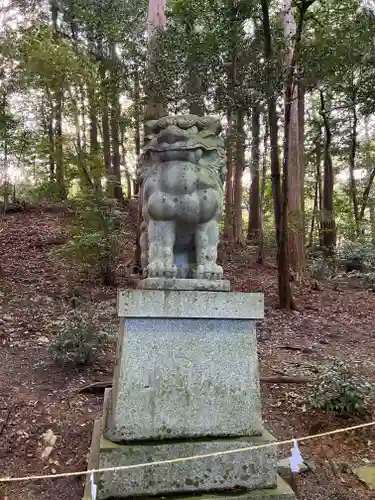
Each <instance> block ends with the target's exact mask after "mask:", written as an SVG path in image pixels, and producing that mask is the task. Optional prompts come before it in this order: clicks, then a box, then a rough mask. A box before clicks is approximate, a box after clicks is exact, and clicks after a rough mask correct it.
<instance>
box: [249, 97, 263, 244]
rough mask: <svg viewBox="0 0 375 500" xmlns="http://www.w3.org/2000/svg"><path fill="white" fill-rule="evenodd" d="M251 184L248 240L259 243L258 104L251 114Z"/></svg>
mask: <svg viewBox="0 0 375 500" xmlns="http://www.w3.org/2000/svg"><path fill="white" fill-rule="evenodd" d="M251 141H252V142H251V167H250V174H251V186H250V197H249V224H248V228H247V239H248V241H251V242H254V243H256V244H259V233H260V226H261V222H260V217H261V215H260V191H259V187H260V186H259V174H260V172H259V170H260V106H259V105H258V106H254V107H253V109H252V114H251Z"/></svg>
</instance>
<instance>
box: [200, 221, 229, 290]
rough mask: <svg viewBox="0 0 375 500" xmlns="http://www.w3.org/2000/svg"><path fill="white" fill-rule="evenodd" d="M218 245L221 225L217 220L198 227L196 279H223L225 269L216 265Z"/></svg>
mask: <svg viewBox="0 0 375 500" xmlns="http://www.w3.org/2000/svg"><path fill="white" fill-rule="evenodd" d="M218 243H219V223H218V221H217V220H211V221H209V222H205V223H203V224H199V225H198V227H197V230H196V233H195V248H196V254H197V270H196V277H197V278H198V279H207V280H220V279H222V277H223V268H222V267H221V266H219V265H218V264H217V263H216V261H217V245H218Z"/></svg>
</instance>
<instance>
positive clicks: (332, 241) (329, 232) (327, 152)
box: [320, 90, 336, 255]
mask: <svg viewBox="0 0 375 500" xmlns="http://www.w3.org/2000/svg"><path fill="white" fill-rule="evenodd" d="M320 114H321V116H322V118H323V124H324V184H323V213H322V231H323V246H324V248H325V252H326V254H327V255H333V254H334V252H335V247H336V224H335V219H334V213H333V186H334V172H333V165H332V157H331V141H332V133H331V128H330V124H329V120H328V110H327V109H326V102H325V98H324V92H323V91H322V90H320Z"/></svg>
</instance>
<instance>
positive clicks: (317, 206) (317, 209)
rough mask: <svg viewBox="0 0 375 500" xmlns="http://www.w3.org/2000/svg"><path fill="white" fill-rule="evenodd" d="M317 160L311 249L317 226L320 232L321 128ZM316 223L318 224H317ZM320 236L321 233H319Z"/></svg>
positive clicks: (318, 138) (316, 142) (310, 240)
mask: <svg viewBox="0 0 375 500" xmlns="http://www.w3.org/2000/svg"><path fill="white" fill-rule="evenodd" d="M315 158H316V174H315V189H314V208H313V214H312V219H311V229H310V236H309V248H312V246H313V244H314V230H315V225H318V227H319V230H320V198H321V189H322V188H321V174H320V172H321V162H322V150H321V129H320V127H319V133H318V135H317V138H316V141H315ZM315 221H316V222H317V224H315ZM319 234H320V231H319Z"/></svg>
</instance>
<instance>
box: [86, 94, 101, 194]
mask: <svg viewBox="0 0 375 500" xmlns="http://www.w3.org/2000/svg"><path fill="white" fill-rule="evenodd" d="M96 99H97V97H96V95H95V90H94V89H89V119H90V164H91V168H90V172H91V177H92V179H93V181H94V186H95V189H101V176H102V165H101V157H100V148H99V141H98V112H99V110H98V105H97V101H96Z"/></svg>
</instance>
